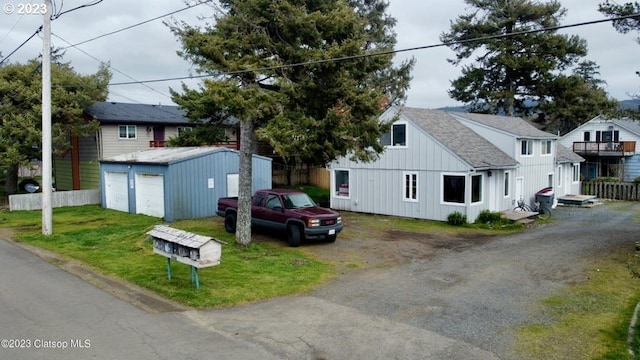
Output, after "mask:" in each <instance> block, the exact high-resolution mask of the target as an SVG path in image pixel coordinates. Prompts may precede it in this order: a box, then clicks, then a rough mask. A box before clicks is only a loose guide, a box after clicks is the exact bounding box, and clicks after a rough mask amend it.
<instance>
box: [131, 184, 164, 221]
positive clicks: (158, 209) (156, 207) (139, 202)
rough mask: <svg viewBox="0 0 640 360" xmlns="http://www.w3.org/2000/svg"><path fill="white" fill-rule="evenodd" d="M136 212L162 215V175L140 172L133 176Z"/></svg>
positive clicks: (156, 215) (160, 216)
mask: <svg viewBox="0 0 640 360" xmlns="http://www.w3.org/2000/svg"><path fill="white" fill-rule="evenodd" d="M135 186H136V213H137V214H145V215H149V216H155V217H159V218H162V217H164V177H163V176H162V175H160V174H141V173H137V174H136V177H135Z"/></svg>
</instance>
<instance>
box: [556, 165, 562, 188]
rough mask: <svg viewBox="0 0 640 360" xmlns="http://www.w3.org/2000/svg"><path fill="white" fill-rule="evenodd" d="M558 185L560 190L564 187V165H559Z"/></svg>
mask: <svg viewBox="0 0 640 360" xmlns="http://www.w3.org/2000/svg"><path fill="white" fill-rule="evenodd" d="M556 185H557V186H558V188H561V187H562V165H558V176H557V178H556Z"/></svg>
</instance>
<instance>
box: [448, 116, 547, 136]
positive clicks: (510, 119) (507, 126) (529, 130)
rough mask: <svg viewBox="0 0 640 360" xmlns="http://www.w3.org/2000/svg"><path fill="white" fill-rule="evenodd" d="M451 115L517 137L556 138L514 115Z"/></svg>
mask: <svg viewBox="0 0 640 360" xmlns="http://www.w3.org/2000/svg"><path fill="white" fill-rule="evenodd" d="M451 114H452V115H453V116H456V117H459V118H462V119H466V120H469V121H473V122H475V123H478V124H481V125H484V126H487V127H490V128H493V129H496V130H499V131H502V132H505V133H508V134H511V135H514V136H515V137H518V138H530V139H556V138H558V137H557V136H556V135H553V134H550V133H548V132H545V131H542V130H540V129H538V128H536V127H535V126H533V125H531V124H529V123H528V122H526V121H525V120H524V119H522V118H520V117H514V116H502V115H488V114H475V113H462V112H452V113H451Z"/></svg>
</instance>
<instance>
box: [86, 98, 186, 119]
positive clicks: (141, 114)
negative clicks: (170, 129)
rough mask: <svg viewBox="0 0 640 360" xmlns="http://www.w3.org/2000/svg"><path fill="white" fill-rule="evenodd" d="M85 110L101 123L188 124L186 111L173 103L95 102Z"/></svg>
mask: <svg viewBox="0 0 640 360" xmlns="http://www.w3.org/2000/svg"><path fill="white" fill-rule="evenodd" d="M85 112H86V113H87V114H88V115H90V116H93V117H95V118H96V119H98V121H100V122H101V123H123V122H130V123H153V124H158V123H162V124H190V122H189V119H188V118H187V116H186V112H185V111H184V110H183V109H181V108H180V107H178V106H175V105H149V104H129V103H117V102H97V103H94V104H93V105H91V106H90V107H88V108H87V109H86V110H85Z"/></svg>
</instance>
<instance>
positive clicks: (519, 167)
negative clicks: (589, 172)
mask: <svg viewBox="0 0 640 360" xmlns="http://www.w3.org/2000/svg"><path fill="white" fill-rule="evenodd" d="M396 116H397V118H395V117H396ZM381 120H382V121H392V120H395V121H394V122H393V124H392V125H391V132H390V134H387V135H386V136H384V137H383V138H382V139H381V141H382V142H383V144H385V145H386V148H385V151H384V152H383V153H382V154H381V155H380V157H379V159H378V160H376V161H374V162H371V163H362V162H355V161H352V160H350V159H349V158H348V157H342V158H339V159H337V160H336V161H334V162H333V163H332V164H331V165H330V168H331V189H332V191H331V198H330V201H331V207H332V208H334V209H338V210H346V211H356V212H365V213H375V214H385V215H395V216H404V217H413V218H422V219H433V220H441V221H445V220H446V219H447V217H448V215H449V214H451V213H453V212H455V211H458V212H461V213H463V214H464V215H466V216H467V218H468V219H469V221H474V220H475V218H476V217H477V216H478V214H479V213H480V212H481V211H482V210H485V209H488V210H491V211H503V210H509V209H512V208H513V207H514V206H515V202H516V200H517V199H520V198H522V199H524V200H525V201H527V202H529V203H531V202H533V200H534V198H535V193H536V192H537V191H539V190H541V189H542V188H545V187H549V186H553V185H554V176H555V171H556V164H557V162H556V149H557V145H556V142H557V136H555V135H552V134H549V133H546V132H543V131H541V130H538V129H536V128H535V127H534V126H532V125H530V124H529V123H527V122H526V121H524V120H523V119H521V118H514V117H503V116H494V115H480V114H467V113H449V112H445V111H439V110H426V109H417V108H402V109H399V108H395V107H392V108H390V109H388V110H387V111H386V112H385V113H384V114H383V115H382V116H381Z"/></svg>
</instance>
